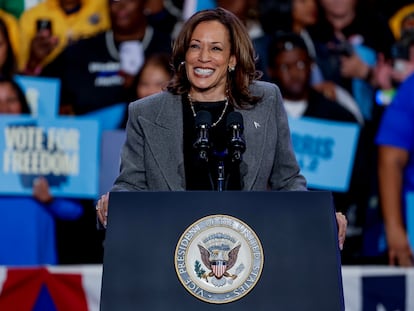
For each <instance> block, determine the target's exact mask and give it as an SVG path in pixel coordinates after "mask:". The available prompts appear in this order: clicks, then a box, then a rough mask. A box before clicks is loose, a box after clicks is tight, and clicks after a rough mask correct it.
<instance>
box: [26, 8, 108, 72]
mask: <svg viewBox="0 0 414 311" xmlns="http://www.w3.org/2000/svg"><path fill="white" fill-rule="evenodd" d="M19 25H20V31H21V41H20V42H21V49H20V55H19V68H20V69H21V70H22V71H23V72H25V73H26V74H32V75H37V74H39V73H40V71H41V68H42V67H43V66H45V65H46V64H48V63H50V62H51V61H52V60H53V59H54V58H55V57H56V56H57V55H58V54H59V53H60V52H61V51H62V50H63V49H64V48H65V47H66V46H67V45H69V44H71V43H72V42H74V41H77V40H79V39H81V38H86V37H90V36H92V35H94V34H97V33H98V32H101V31H105V30H107V29H109V28H110V20H109V12H108V2H107V0H44V2H41V3H39V4H38V5H36V6H34V7H32V8H31V9H29V10H27V11H25V12H24V13H23V14H22V15H21V17H20V19H19Z"/></svg>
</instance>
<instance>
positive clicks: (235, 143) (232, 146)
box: [226, 111, 246, 163]
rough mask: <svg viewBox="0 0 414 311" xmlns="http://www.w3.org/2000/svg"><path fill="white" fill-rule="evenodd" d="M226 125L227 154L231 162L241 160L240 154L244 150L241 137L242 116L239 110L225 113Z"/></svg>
mask: <svg viewBox="0 0 414 311" xmlns="http://www.w3.org/2000/svg"><path fill="white" fill-rule="evenodd" d="M226 127H227V131H228V135H229V144H228V147H229V154H230V156H231V160H232V162H237V163H239V162H241V160H242V154H243V152H244V151H245V150H246V143H245V141H244V137H243V129H244V126H243V116H242V115H241V113H240V112H237V111H232V112H230V113H229V114H228V115H227V122H226Z"/></svg>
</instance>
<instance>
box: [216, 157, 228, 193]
mask: <svg viewBox="0 0 414 311" xmlns="http://www.w3.org/2000/svg"><path fill="white" fill-rule="evenodd" d="M213 155H214V156H216V157H217V159H218V164H217V191H224V190H226V189H225V187H224V185H225V179H226V178H225V176H226V175H225V169H224V159H225V157H226V156H227V150H225V151H223V152H216V151H214V153H213Z"/></svg>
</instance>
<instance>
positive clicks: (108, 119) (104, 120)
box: [78, 103, 128, 131]
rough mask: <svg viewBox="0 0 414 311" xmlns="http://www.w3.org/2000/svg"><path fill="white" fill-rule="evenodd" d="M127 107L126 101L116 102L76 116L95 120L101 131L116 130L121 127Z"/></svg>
mask: <svg viewBox="0 0 414 311" xmlns="http://www.w3.org/2000/svg"><path fill="white" fill-rule="evenodd" d="M127 107H128V104H127V103H118V104H115V105H111V106H109V107H105V108H101V109H97V110H94V111H92V112H89V113H86V114H84V115H81V116H78V118H82V119H92V120H97V121H98V122H99V126H100V129H101V131H109V130H116V129H119V128H121V127H122V122H123V121H124V118H125V115H126V111H127Z"/></svg>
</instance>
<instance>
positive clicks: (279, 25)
mask: <svg viewBox="0 0 414 311" xmlns="http://www.w3.org/2000/svg"><path fill="white" fill-rule="evenodd" d="M259 8H260V9H259V11H260V20H261V23H262V25H263V29H265V33H266V35H265V36H263V37H262V38H260V39H257V40H255V41H254V43H255V45H256V46H257V47H258V53H259V62H258V67H259V68H261V67H262V68H263V67H264V69H262V70H264V72H265V75H264V79H266V78H267V79H269V78H268V76H267V68H268V65H267V60H268V56H267V51H268V49H267V47H268V45H269V41H270V40H271V38H272V36H273V35H274V34H276V33H277V32H280V31H283V32H294V33H297V34H299V35H300V36H301V37H302V38H303V40H304V41H305V43H306V47H307V49H308V53H309V55H310V56H311V57H312V59H313V60H314V62H312V71H311V73H312V75H311V83H312V85H313V87H314V88H315V89H317V90H319V91H320V92H322V93H323V94H324V95H325V96H326V97H329V98H330V99H331V100H332V101H335V102H338V103H339V104H341V105H342V106H343V107H345V108H346V109H347V110H349V111H350V112H352V113H353V114H354V116H355V117H356V118H357V119H358V122H359V123H361V124H363V123H364V118H363V116H362V114H361V111H360V109H359V107H358V104H357V103H356V101H355V99H354V98H353V97H352V95H351V94H350V93H349V92H348V91H347V90H346V89H344V88H343V87H341V86H340V85H338V84H337V83H334V82H333V81H330V80H328V79H326V78H325V77H324V75H323V73H322V71H321V69H320V68H319V66H318V64H317V63H316V50H315V44H314V42H313V36H312V27H313V26H314V25H315V24H316V22H317V18H318V6H317V2H316V0H306V1H302V0H281V1H277V2H275V1H271V0H268V1H261V2H260V4H259Z"/></svg>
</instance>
